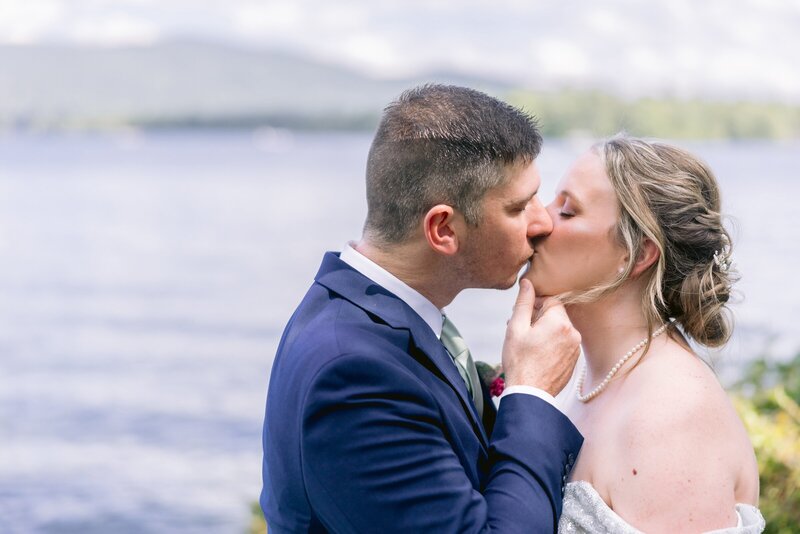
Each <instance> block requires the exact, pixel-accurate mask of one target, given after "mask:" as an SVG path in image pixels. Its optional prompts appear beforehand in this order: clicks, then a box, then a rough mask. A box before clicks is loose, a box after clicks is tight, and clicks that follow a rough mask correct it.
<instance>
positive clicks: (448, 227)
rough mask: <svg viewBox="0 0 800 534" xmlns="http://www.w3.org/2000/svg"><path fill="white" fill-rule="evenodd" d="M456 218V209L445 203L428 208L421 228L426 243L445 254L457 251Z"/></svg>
mask: <svg viewBox="0 0 800 534" xmlns="http://www.w3.org/2000/svg"><path fill="white" fill-rule="evenodd" d="M457 218H458V215H457V213H456V211H455V210H454V209H453V207H452V206H448V205H447V204H437V205H435V206H434V207H432V208H431V209H429V210H428V213H426V214H425V219H424V220H423V229H422V230H423V233H424V234H425V239H426V240H427V241H428V245H429V246H430V247H431V248H432V249H433V250H435V251H436V252H438V253H440V254H445V255H447V256H451V255H453V254H455V253H456V252H458V246H459V241H458V232H457V231H456V225H457V221H456V219H457Z"/></svg>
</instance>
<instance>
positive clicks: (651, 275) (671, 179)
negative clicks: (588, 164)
mask: <svg viewBox="0 0 800 534" xmlns="http://www.w3.org/2000/svg"><path fill="white" fill-rule="evenodd" d="M592 150H593V151H595V152H596V153H597V154H598V155H599V156H600V157H601V158H602V159H603V161H604V163H605V169H606V173H607V174H608V177H609V179H610V180H611V184H612V185H613V187H614V191H615V192H616V195H617V200H618V205H619V212H620V216H619V219H618V221H617V225H616V228H615V230H614V234H615V235H614V237H615V238H616V239H617V240H618V242H619V243H620V245H621V246H623V247H624V248H625V249H626V250H627V251H628V256H629V259H628V263H627V265H626V266H625V270H624V271H623V272H622V273H621V274H620V275H619V276H618V277H617V278H616V279H615V280H613V281H611V282H610V283H608V284H606V285H603V286H600V287H595V288H592V289H591V290H589V291H587V292H584V293H582V294H580V295H574V296H572V297H568V298H567V301H568V302H587V301H591V300H595V299H596V298H598V297H600V296H602V295H604V294H607V293H609V292H611V291H613V290H614V289H616V288H617V287H619V286H620V285H622V284H623V283H624V282H625V280H627V279H628V277H629V276H630V274H631V272H632V271H633V268H634V266H635V264H636V259H637V257H639V255H640V253H641V252H642V247H643V245H644V242H645V239H649V240H651V241H652V242H653V243H654V244H655V246H656V247H657V248H658V251H659V256H658V260H657V261H656V262H655V263H654V264H653V265H652V266H650V267H649V268H648V269H647V270H645V272H643V273H642V274H641V275H640V276H644V277H646V280H647V284H646V290H645V295H644V298H643V299H642V311H643V313H644V315H645V317H646V318H647V328H648V339H649V338H650V337H651V336H652V333H653V331H654V330H655V329H656V328H658V326H659V325H660V324H662V323H664V322H665V321H668V320H670V319H673V320H674V321H675V322H676V323H678V324H679V325H680V326H681V328H682V330H683V331H684V333H685V334H687V335H688V336H689V337H691V338H692V339H694V340H695V341H697V342H698V343H701V344H702V345H705V346H708V347H718V346H720V345H723V344H724V343H725V342H726V341H727V340H728V338H729V337H730V335H731V328H732V326H731V320H730V317H729V314H728V311H727V308H726V307H725V304H726V303H727V302H728V300H729V298H730V295H731V286H732V284H733V282H734V281H735V279H736V275H735V272H734V271H733V270H732V269H730V253H731V240H730V236H729V235H728V232H727V231H726V230H725V228H724V227H723V225H722V215H721V213H720V193H719V186H718V185H717V180H716V178H715V177H714V174H713V173H712V172H711V169H709V168H708V166H707V165H706V164H705V163H704V162H702V161H701V160H700V159H698V158H697V157H695V156H694V155H692V154H690V153H689V152H687V151H685V150H682V149H680V148H677V147H674V146H670V145H668V144H665V143H660V142H648V141H645V140H643V139H637V138H633V137H628V136H627V135H624V134H619V135H617V136H614V137H612V138H610V139H608V140H606V141H604V142H601V143H599V144H597V145H595V146H594V147H592ZM647 348H649V341H648V344H647V346H646V347H645V352H646V351H647Z"/></svg>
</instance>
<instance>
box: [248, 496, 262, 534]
mask: <svg viewBox="0 0 800 534" xmlns="http://www.w3.org/2000/svg"><path fill="white" fill-rule="evenodd" d="M247 534H267V522H266V521H265V520H264V512H263V511H262V510H261V505H260V504H258V503H257V502H254V503H253V504H251V505H250V527H249V528H248V529H247Z"/></svg>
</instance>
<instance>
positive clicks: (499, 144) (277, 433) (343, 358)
mask: <svg viewBox="0 0 800 534" xmlns="http://www.w3.org/2000/svg"><path fill="white" fill-rule="evenodd" d="M540 147H541V136H540V134H539V132H538V131H537V130H536V127H535V124H534V122H533V121H532V119H531V118H530V117H529V116H528V115H526V114H524V113H522V112H521V111H519V110H517V109H515V108H513V107H511V106H509V105H507V104H504V103H502V102H500V101H498V100H496V99H494V98H491V97H489V96H487V95H485V94H483V93H480V92H477V91H473V90H471V89H466V88H461V87H453V86H440V85H429V86H423V87H419V88H416V89H413V90H410V91H407V92H405V93H404V94H403V95H402V96H401V97H400V98H399V99H398V100H397V101H395V102H393V103H392V104H390V105H389V106H388V107H387V108H386V110H385V112H384V115H383V118H382V120H381V123H380V125H379V127H378V131H377V133H376V135H375V139H374V140H373V143H372V147H371V149H370V152H369V159H368V161H367V205H368V214H367V220H366V224H365V226H364V233H363V236H362V238H361V240H360V241H358V242H355V243H351V244H350V245H348V246H347V247H345V250H344V251H342V253H341V254H337V253H330V252H329V253H327V254H326V255H325V256H324V258H323V260H322V265H321V266H320V268H319V272H318V273H317V276H316V278H315V281H314V283H313V284H312V285H311V288H310V289H309V290H308V293H307V294H306V296H305V298H304V299H303V301H302V302H301V304H300V306H299V307H298V308H297V310H296V311H295V313H294V315H293V316H292V318H291V320H290V322H289V324H288V325H287V327H286V330H285V331H284V333H283V337H282V339H281V342H280V346H279V347H278V353H277V355H276V356H275V362H274V364H273V368H272V374H271V378H270V387H269V393H268V397H267V408H266V418H265V421H264V437H263V445H264V462H263V478H264V489H263V491H262V493H261V506H262V508H263V510H264V514H265V516H266V519H267V524H268V525H269V530H270V532H271V533H273V532H274V533H284V532H287V533H288V532H381V533H384V532H402V533H409V532H436V533H445V532H453V533H456V532H459V533H460V532H479V531H480V532H483V531H489V530H492V531H497V532H503V533H507V532H553V531H554V530H555V528H556V525H557V522H558V517H559V515H560V513H561V499H562V492H563V484H564V481H565V480H566V477H567V474H568V473H569V470H570V469H571V467H572V465H573V463H574V461H575V457H576V456H577V454H578V450H579V449H580V446H581V443H582V437H581V436H580V434H579V433H578V431H577V430H576V429H575V427H574V426H573V425H572V424H571V423H570V422H569V420H568V419H567V418H566V417H565V416H564V415H563V414H562V413H561V412H559V411H558V410H557V409H556V408H555V407H554V406H553V405H552V401H553V398H552V395H555V394H556V393H558V391H560V390H561V389H562V388H563V387H564V385H565V384H566V383H567V380H568V378H569V376H570V373H571V371H572V368H573V366H574V363H575V359H576V357H577V354H578V343H579V335H578V334H577V332H576V331H575V330H574V329H573V328H572V326H571V324H570V323H569V320H568V319H567V317H566V314H565V312H564V309H563V307H561V306H560V305H555V304H553V303H550V302H548V303H546V304H545V305H544V306H543V308H542V310H541V311H539V312H538V313H537V315H539V317H538V318H537V319H536V321H535V322H533V324H531V323H532V320H533V319H532V318H533V315H534V313H535V311H534V294H533V288H532V286H531V285H530V283H529V282H528V281H527V280H523V281H522V282H521V283H520V292H519V296H518V298H517V302H516V304H515V306H514V311H513V315H512V317H511V320H510V321H509V325H508V330H507V334H506V340H505V343H504V346H503V354H502V361H503V366H504V369H505V375H506V383H507V389H506V392H505V393H504V396H503V397H502V400H501V402H500V407H499V410H498V411H496V412H495V409H494V404H493V403H492V401H491V399H490V398H489V397H488V395H487V394H486V391H485V389H483V388H482V387H481V384H480V383H479V380H478V378H477V375H476V372H475V365H474V362H473V360H472V357H471V355H470V353H469V350H468V349H467V348H466V346H465V345H464V343H463V339H461V337H460V335H459V334H458V331H457V329H455V327H454V325H453V324H452V323H451V322H450V320H449V319H448V318H447V317H445V316H444V315H443V311H442V309H443V308H444V307H445V306H446V305H448V304H449V303H450V302H451V301H452V300H453V298H455V296H456V295H457V294H458V293H459V292H460V291H461V290H463V289H465V288H469V287H480V288H502V289H505V288H509V287H511V286H512V285H513V284H514V282H515V281H516V276H517V273H518V272H519V270H520V268H522V267H523V266H524V265H525V264H526V263H527V262H528V261H530V260H531V258H532V257H533V252H534V251H533V245H532V240H533V238H535V237H536V236H539V235H544V234H547V233H549V232H550V231H551V229H552V222H551V220H550V218H549V216H548V214H547V212H546V211H545V210H544V208H543V206H542V204H541V203H540V201H539V199H538V197H537V190H538V188H539V181H540V179H539V173H538V170H537V168H536V165H535V158H536V156H537V155H538V153H539V150H540ZM534 261H535V260H534Z"/></svg>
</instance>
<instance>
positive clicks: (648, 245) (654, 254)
mask: <svg viewBox="0 0 800 534" xmlns="http://www.w3.org/2000/svg"><path fill="white" fill-rule="evenodd" d="M660 255H661V253H660V252H659V250H658V247H657V246H656V244H655V242H654V241H653V240H652V239H650V238H649V237H645V238H644V242H643V243H642V246H641V247H640V248H639V255H638V256H637V257H636V263H634V264H633V270H632V271H631V278H636V277H638V276H639V275H640V274H642V273H643V272H645V271H646V270H647V269H649V268H650V266H651V265H653V264H654V263H655V262H656V261H658V257H659V256H660Z"/></svg>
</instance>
